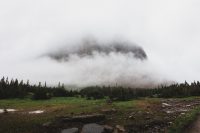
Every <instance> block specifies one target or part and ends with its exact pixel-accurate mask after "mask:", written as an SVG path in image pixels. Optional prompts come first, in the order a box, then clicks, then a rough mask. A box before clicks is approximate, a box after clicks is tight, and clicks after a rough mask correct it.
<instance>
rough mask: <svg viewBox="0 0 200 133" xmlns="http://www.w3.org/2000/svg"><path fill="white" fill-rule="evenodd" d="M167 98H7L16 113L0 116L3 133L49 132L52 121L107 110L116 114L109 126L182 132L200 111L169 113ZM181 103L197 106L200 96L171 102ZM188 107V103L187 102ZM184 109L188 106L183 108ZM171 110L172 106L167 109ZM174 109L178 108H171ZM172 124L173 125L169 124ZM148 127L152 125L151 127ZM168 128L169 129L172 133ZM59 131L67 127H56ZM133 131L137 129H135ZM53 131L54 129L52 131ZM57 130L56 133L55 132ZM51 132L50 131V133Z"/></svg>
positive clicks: (4, 104) (4, 105)
mask: <svg viewBox="0 0 200 133" xmlns="http://www.w3.org/2000/svg"><path fill="white" fill-rule="evenodd" d="M165 100H166V101H167V99H161V98H140V99H135V100H129V101H115V102H113V103H112V104H110V103H107V99H99V100H87V99H85V98H77V97H68V98H66V97H60V98H52V99H49V100H32V99H6V100H0V108H1V109H3V108H7V109H16V110H17V111H16V112H9V113H2V114H0V121H3V123H1V124H0V132H3V133H15V132H20V133H27V132H29V133H42V132H47V131H46V130H47V129H46V128H44V127H43V126H42V125H43V124H44V123H47V122H49V121H55V120H56V119H58V118H60V117H63V116H72V115H82V114H93V113H103V111H104V110H111V109H115V110H116V112H113V113H111V114H107V113H106V118H107V119H106V121H105V124H108V125H111V126H115V125H119V124H120V125H125V127H126V128H131V129H130V130H133V132H138V131H141V132H145V131H147V130H153V129H151V128H154V127H158V129H162V132H164V131H169V132H170V133H181V131H182V129H184V128H185V126H186V125H188V123H189V122H191V121H192V120H193V119H194V118H195V116H196V114H197V112H198V111H199V109H196V108H195V109H194V110H193V109H192V110H191V111H189V112H187V113H186V114H185V115H180V116H179V114H177V113H175V114H167V113H166V112H164V110H165V108H162V102H165ZM171 100H174V101H176V102H179V103H180V104H182V103H184V102H185V101H186V103H187V101H189V102H190V103H193V102H194V101H195V100H199V101H200V98H199V97H190V98H179V99H171ZM187 104H188V103H187ZM183 106H184V105H183ZM167 108H168V107H167ZM171 108H172V109H173V108H175V107H173V105H172V107H171ZM35 110H43V111H44V113H41V114H30V113H29V112H30V111H35ZM169 122H172V124H171V125H168V123H169ZM147 125H148V126H147ZM168 127H170V128H169V130H168ZM54 128H55V129H57V130H59V129H60V128H63V127H60V126H58V127H54ZM132 128H133V129H132ZM50 130H52V129H51V128H50ZM52 131H54V130H52ZM48 132H50V131H48Z"/></svg>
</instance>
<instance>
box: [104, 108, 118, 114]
mask: <svg viewBox="0 0 200 133" xmlns="http://www.w3.org/2000/svg"><path fill="white" fill-rule="evenodd" d="M101 112H102V113H104V114H112V113H116V112H117V110H116V109H114V108H113V109H102V110H101Z"/></svg>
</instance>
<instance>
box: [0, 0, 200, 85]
mask: <svg viewBox="0 0 200 133" xmlns="http://www.w3.org/2000/svg"><path fill="white" fill-rule="evenodd" d="M199 7H200V1H199V0H190V1H188V0H167V1H161V0H151V1H149V0H140V1H138V0H126V1H124V0H101V1H99V0H84V1H83V0H59V1H56V0H34V1H33V0H18V1H16V0H6V1H1V2H0V20H1V21H0V62H1V63H0V76H8V77H10V78H19V79H24V80H26V79H29V80H30V81H31V83H38V82H39V81H41V82H43V83H44V82H45V81H47V83H48V84H49V85H57V83H58V82H59V81H60V82H62V83H65V84H66V85H77V86H86V85H102V84H106V85H109V84H111V85H116V84H117V85H129V86H139V87H141V86H151V85H155V84H156V85H157V84H160V83H165V82H166V81H177V82H184V81H185V80H187V81H188V82H190V81H194V80H199V79H200V76H199V68H200V63H199V62H198V60H199V58H200V54H199V48H200V47H199V44H200V40H199V36H200V25H199V23H200V8H199ZM88 36H89V37H92V38H95V39H94V40H93V39H91V40H90V39H89V43H88V40H87V39H86V41H85V40H84V38H87V37H88ZM84 41H85V42H84ZM83 42H84V43H83ZM86 42H87V43H86ZM86 44H87V45H86ZM147 56H148V58H147Z"/></svg>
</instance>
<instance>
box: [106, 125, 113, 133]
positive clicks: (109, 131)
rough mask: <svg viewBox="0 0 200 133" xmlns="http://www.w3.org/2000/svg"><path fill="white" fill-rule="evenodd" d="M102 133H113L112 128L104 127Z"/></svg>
mask: <svg viewBox="0 0 200 133" xmlns="http://www.w3.org/2000/svg"><path fill="white" fill-rule="evenodd" d="M104 131H105V133H113V131H114V128H113V127H111V126H108V125H104Z"/></svg>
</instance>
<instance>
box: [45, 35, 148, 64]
mask: <svg viewBox="0 0 200 133" xmlns="http://www.w3.org/2000/svg"><path fill="white" fill-rule="evenodd" d="M113 53H115V54H122V55H127V54H132V56H133V57H134V59H141V60H144V59H147V54H146V53H145V51H144V50H143V49H142V48H141V47H139V46H137V45H135V44H130V43H128V42H125V41H116V40H113V41H112V42H110V43H107V44H105V43H103V42H97V40H95V39H84V40H83V41H81V42H80V43H78V44H75V45H73V46H71V45H66V46H63V47H62V48H61V49H59V50H56V51H54V52H51V53H48V54H47V55H46V56H49V57H50V58H52V59H55V60H58V61H68V60H69V58H70V57H71V56H78V57H80V58H83V57H93V56H95V55H97V54H101V55H104V56H105V58H106V56H109V55H110V54H113Z"/></svg>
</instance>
